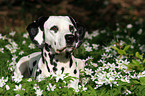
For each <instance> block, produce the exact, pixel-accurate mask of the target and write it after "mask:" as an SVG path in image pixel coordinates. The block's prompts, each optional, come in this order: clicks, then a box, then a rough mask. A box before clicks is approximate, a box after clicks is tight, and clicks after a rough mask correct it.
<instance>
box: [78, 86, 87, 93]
mask: <svg viewBox="0 0 145 96" xmlns="http://www.w3.org/2000/svg"><path fill="white" fill-rule="evenodd" d="M79 89H82V91H85V92H86V90H87V87H85V85H82V86H81V85H79Z"/></svg>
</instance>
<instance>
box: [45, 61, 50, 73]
mask: <svg viewBox="0 0 145 96" xmlns="http://www.w3.org/2000/svg"><path fill="white" fill-rule="evenodd" d="M46 66H47V70H48V72H50V69H49V67H48V63H47V61H46Z"/></svg>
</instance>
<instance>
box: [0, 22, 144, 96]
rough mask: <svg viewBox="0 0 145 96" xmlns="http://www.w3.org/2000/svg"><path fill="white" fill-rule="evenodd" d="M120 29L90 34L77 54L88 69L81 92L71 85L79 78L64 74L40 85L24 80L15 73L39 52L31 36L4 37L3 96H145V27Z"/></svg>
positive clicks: (0, 48) (0, 50) (0, 39)
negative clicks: (20, 63)
mask: <svg viewBox="0 0 145 96" xmlns="http://www.w3.org/2000/svg"><path fill="white" fill-rule="evenodd" d="M135 26H137V27H135ZM116 27H117V28H116V30H113V31H111V32H110V30H109V29H104V30H96V31H93V32H92V34H87V35H86V37H85V42H84V44H83V45H82V46H81V48H79V49H78V50H76V51H75V53H74V55H75V56H76V57H79V58H82V59H83V61H84V62H85V65H86V66H85V70H84V72H82V73H81V74H83V75H82V76H81V77H80V78H82V81H81V82H80V84H79V88H78V90H74V89H73V88H72V87H71V86H70V85H69V84H70V82H72V81H73V80H74V79H76V78H74V77H70V76H68V74H60V73H61V72H56V74H54V75H51V76H50V77H48V78H40V79H39V80H38V81H37V80H34V78H26V79H23V76H22V75H20V74H16V73H14V69H15V66H16V64H17V62H18V60H19V59H20V58H21V57H22V56H25V55H28V54H30V53H32V52H36V51H39V49H37V48H36V47H35V46H34V45H33V44H31V41H30V40H29V38H28V34H27V33H24V34H18V33H16V32H14V31H12V33H10V34H8V35H4V34H0V56H1V66H0V95H16V96H19V95H20V96H21V95H39V96H41V95H44V96H45V95H52V96H54V95H55V96H56V95H71V96H72V95H83V96H87V95H93V96H96V95H103V96H106V95H108V96H110V95H115V96H116V95H137V96H143V95H144V94H145V91H144V89H145V86H144V85H145V82H144V81H145V59H144V52H145V45H144V42H145V40H144V39H142V38H143V37H144V36H145V34H144V30H145V27H144V25H142V26H141V25H139V24H136V23H133V24H126V26H125V27H124V28H122V27H121V25H120V24H117V26H116ZM134 34H135V35H134ZM17 36H20V38H16V37H17ZM106 37H107V38H106Z"/></svg>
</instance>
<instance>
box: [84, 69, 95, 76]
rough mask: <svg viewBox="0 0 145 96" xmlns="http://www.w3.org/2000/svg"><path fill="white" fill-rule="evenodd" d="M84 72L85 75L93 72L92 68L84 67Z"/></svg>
mask: <svg viewBox="0 0 145 96" xmlns="http://www.w3.org/2000/svg"><path fill="white" fill-rule="evenodd" d="M85 73H86V75H91V74H92V73H94V72H93V71H92V69H88V68H85Z"/></svg>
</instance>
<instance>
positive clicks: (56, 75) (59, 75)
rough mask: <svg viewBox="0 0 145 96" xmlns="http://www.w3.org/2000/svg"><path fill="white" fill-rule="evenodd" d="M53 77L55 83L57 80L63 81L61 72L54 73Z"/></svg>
mask: <svg viewBox="0 0 145 96" xmlns="http://www.w3.org/2000/svg"><path fill="white" fill-rule="evenodd" d="M53 76H55V77H56V82H58V81H59V79H61V80H63V79H64V76H65V75H64V74H63V73H62V70H60V71H56V74H53Z"/></svg>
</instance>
